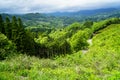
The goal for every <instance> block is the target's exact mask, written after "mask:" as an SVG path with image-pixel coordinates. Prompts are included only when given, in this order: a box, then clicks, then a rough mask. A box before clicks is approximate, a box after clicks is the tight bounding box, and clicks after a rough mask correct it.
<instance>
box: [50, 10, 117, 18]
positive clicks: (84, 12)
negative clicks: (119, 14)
mask: <svg viewBox="0 0 120 80" xmlns="http://www.w3.org/2000/svg"><path fill="white" fill-rule="evenodd" d="M117 10H119V8H102V9H95V10H81V11H77V12H55V13H49V14H48V15H52V16H69V17H70V16H91V15H95V14H100V13H109V12H113V11H117Z"/></svg>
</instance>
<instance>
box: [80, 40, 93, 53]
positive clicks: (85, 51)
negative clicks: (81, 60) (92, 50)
mask: <svg viewBox="0 0 120 80" xmlns="http://www.w3.org/2000/svg"><path fill="white" fill-rule="evenodd" d="M87 42H88V43H89V46H91V45H92V39H88V40H87ZM88 50H89V49H87V50H82V53H83V54H86V53H87V52H88Z"/></svg>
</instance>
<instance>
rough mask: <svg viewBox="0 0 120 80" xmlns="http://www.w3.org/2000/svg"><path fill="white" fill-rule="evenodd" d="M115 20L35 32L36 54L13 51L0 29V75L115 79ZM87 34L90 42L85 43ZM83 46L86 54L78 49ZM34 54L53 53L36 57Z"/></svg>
mask: <svg viewBox="0 0 120 80" xmlns="http://www.w3.org/2000/svg"><path fill="white" fill-rule="evenodd" d="M119 22H120V21H119V19H118V18H112V19H107V20H104V21H100V22H94V23H93V24H91V22H87V24H86V23H84V24H79V23H74V24H72V25H70V26H68V27H66V28H64V29H58V30H56V31H54V30H53V31H52V32H51V33H49V34H48V33H47V34H45V33H44V34H39V36H38V37H37V38H35V42H36V43H38V45H40V48H39V47H38V48H39V50H41V52H40V53H41V54H40V53H39V54H38V53H37V56H30V55H26V54H20V53H21V52H17V51H16V46H15V45H14V42H13V41H12V42H11V40H9V39H8V38H7V37H6V36H5V35H3V34H2V33H1V34H0V37H1V38H0V41H1V46H2V44H5V43H7V44H5V46H4V47H0V51H1V52H3V53H2V54H4V53H5V55H2V56H3V57H5V58H6V59H5V60H2V61H0V79H1V80H16V79H17V80H21V79H23V80H56V79H57V80H118V79H120V76H119V75H120V65H119V64H120V54H119V53H120V42H119V40H120V36H119V34H120V31H119V30H120V24H119ZM88 23H90V24H89V27H88ZM21 36H22V35H21ZM90 38H91V39H92V44H91V45H89V44H88V43H87V40H88V39H90ZM4 41H5V42H4ZM32 43H33V42H32ZM26 44H27V43H26ZM10 46H11V47H13V48H10ZM28 46H29V45H28ZM70 46H71V47H70ZM26 48H27V47H26ZM83 49H86V50H87V52H86V54H83V53H82V50H83ZM71 50H72V52H71ZM42 51H43V53H44V54H42ZM9 52H10V53H11V54H12V52H14V55H13V54H12V55H11V54H10V55H9V56H7V55H8V53H9ZM6 54H7V55H6ZM38 55H39V56H45V57H50V56H54V55H55V56H54V57H50V58H39V56H38ZM6 75H7V76H6Z"/></svg>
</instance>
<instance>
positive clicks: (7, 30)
mask: <svg viewBox="0 0 120 80" xmlns="http://www.w3.org/2000/svg"><path fill="white" fill-rule="evenodd" d="M11 28H12V27H11V23H10V20H9V18H8V17H6V22H5V34H6V36H7V37H8V39H11V35H12V31H11Z"/></svg>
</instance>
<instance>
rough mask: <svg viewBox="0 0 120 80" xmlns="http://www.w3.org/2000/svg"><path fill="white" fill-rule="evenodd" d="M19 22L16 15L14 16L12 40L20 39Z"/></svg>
mask: <svg viewBox="0 0 120 80" xmlns="http://www.w3.org/2000/svg"><path fill="white" fill-rule="evenodd" d="M17 36H18V24H17V19H16V17H15V16H13V17H12V40H13V41H14V42H15V43H16V41H17V39H18V37H17Z"/></svg>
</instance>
